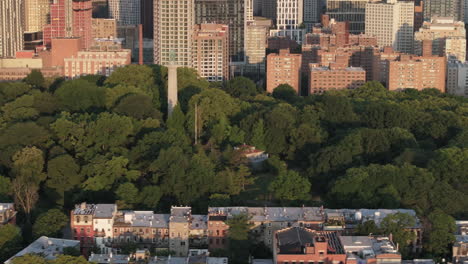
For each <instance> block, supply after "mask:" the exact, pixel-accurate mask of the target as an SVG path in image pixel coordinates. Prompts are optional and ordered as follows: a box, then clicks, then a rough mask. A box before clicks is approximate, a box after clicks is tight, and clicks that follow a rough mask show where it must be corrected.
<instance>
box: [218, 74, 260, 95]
mask: <svg viewBox="0 0 468 264" xmlns="http://www.w3.org/2000/svg"><path fill="white" fill-rule="evenodd" d="M224 89H225V91H226V92H227V93H228V94H230V95H231V96H234V97H240V98H247V97H249V96H255V95H257V94H258V90H257V86H256V85H255V83H254V82H253V81H251V80H250V79H248V78H245V77H235V78H233V79H231V80H229V81H228V82H227V83H226V86H225V88H224Z"/></svg>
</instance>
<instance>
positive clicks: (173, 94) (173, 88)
mask: <svg viewBox="0 0 468 264" xmlns="http://www.w3.org/2000/svg"><path fill="white" fill-rule="evenodd" d="M177 67H178V66H177V63H176V58H175V53H174V51H173V50H171V51H170V53H169V65H168V66H167V79H168V82H167V115H168V116H171V115H172V111H174V107H175V106H176V105H177Z"/></svg>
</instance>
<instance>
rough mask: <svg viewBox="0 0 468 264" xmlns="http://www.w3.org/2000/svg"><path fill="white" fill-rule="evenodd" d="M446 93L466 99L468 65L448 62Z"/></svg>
mask: <svg viewBox="0 0 468 264" xmlns="http://www.w3.org/2000/svg"><path fill="white" fill-rule="evenodd" d="M447 93H449V94H454V95H458V96H464V97H468V63H466V62H464V63H463V62H460V61H450V62H448V64H447Z"/></svg>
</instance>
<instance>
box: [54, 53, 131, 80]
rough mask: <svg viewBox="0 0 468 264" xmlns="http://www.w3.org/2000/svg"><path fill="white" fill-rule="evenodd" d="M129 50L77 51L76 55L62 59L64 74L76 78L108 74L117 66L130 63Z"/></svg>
mask: <svg viewBox="0 0 468 264" xmlns="http://www.w3.org/2000/svg"><path fill="white" fill-rule="evenodd" d="M131 58H132V52H131V51H130V50H119V51H79V52H78V53H77V54H76V56H72V57H69V58H65V59H64V63H65V66H64V74H63V75H64V76H65V77H68V78H76V77H80V76H83V75H90V74H100V75H104V76H109V75H111V74H112V72H114V71H115V70H116V69H117V68H119V67H124V66H126V65H129V64H130V63H131Z"/></svg>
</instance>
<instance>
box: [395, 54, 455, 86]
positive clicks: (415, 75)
mask: <svg viewBox="0 0 468 264" xmlns="http://www.w3.org/2000/svg"><path fill="white" fill-rule="evenodd" d="M446 64H447V62H446V60H445V57H436V56H421V57H418V56H412V55H406V54H402V55H400V57H399V58H398V59H397V60H395V61H391V62H390V63H389V72H388V85H387V87H388V89H389V90H391V91H393V90H401V89H405V88H413V89H417V90H422V89H426V88H435V89H438V90H440V91H441V92H445V75H446Z"/></svg>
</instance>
